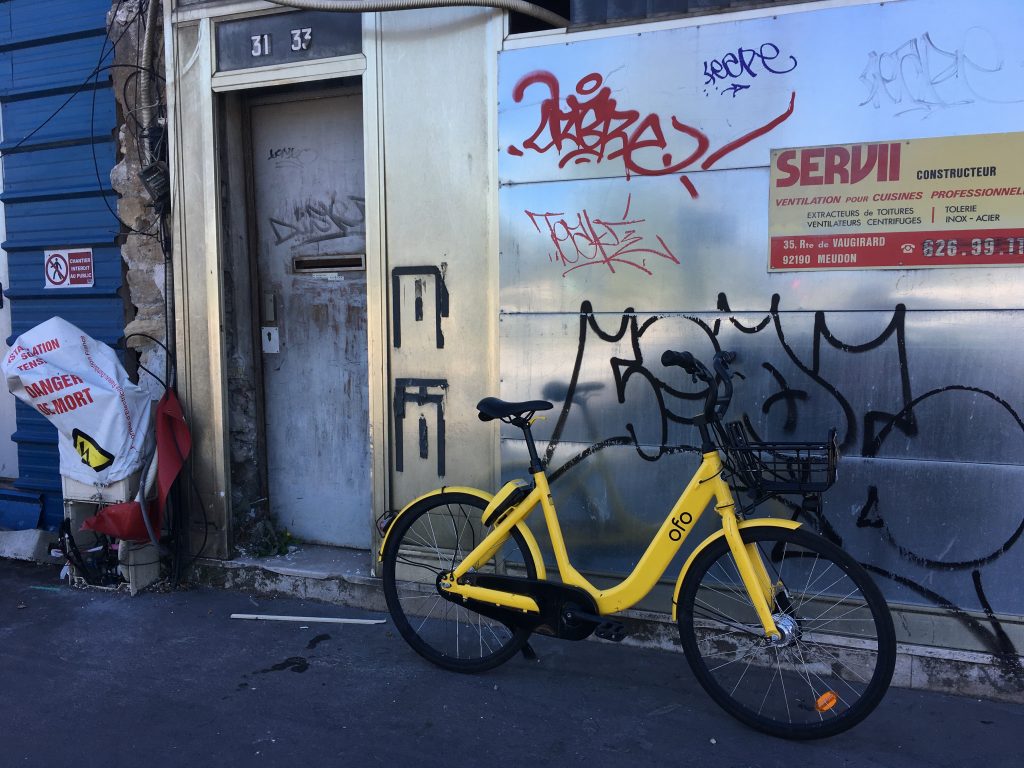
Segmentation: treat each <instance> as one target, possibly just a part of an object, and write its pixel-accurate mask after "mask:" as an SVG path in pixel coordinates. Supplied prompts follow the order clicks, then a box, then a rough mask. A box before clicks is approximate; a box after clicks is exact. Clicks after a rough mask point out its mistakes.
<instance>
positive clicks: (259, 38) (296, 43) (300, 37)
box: [249, 27, 313, 58]
mask: <svg viewBox="0 0 1024 768" xmlns="http://www.w3.org/2000/svg"><path fill="white" fill-rule="evenodd" d="M290 32H291V37H292V44H291V49H292V50H293V51H308V50H309V46H310V45H312V43H313V28H312V27H303V28H302V29H292V30H290ZM270 38H271V36H270V35H269V34H262V35H251V36H250V37H249V41H250V42H251V43H252V48H251V49H250V50H249V53H250V55H252V57H253V58H256V57H258V56H269V55H270V48H271V46H270Z"/></svg>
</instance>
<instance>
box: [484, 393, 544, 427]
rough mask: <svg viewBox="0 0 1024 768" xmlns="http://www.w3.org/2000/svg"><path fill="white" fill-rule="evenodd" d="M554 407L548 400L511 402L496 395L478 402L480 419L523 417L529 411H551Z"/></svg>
mask: <svg viewBox="0 0 1024 768" xmlns="http://www.w3.org/2000/svg"><path fill="white" fill-rule="evenodd" d="M554 407H555V406H553V405H552V404H551V403H549V402H548V401H547V400H527V401H525V402H522V403H510V402H506V401H505V400H499V399H498V398H496V397H485V398H484V399H483V400H481V401H480V402H479V403H477V404H476V409H477V410H478V411H479V412H480V413H479V414H478V415H479V416H480V421H490V420H491V419H507V418H509V417H515V418H518V419H522V418H523V417H525V416H526V414H528V413H533V412H534V411H550V410H551V409H552V408H554Z"/></svg>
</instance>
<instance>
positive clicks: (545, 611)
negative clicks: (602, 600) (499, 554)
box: [438, 573, 597, 640]
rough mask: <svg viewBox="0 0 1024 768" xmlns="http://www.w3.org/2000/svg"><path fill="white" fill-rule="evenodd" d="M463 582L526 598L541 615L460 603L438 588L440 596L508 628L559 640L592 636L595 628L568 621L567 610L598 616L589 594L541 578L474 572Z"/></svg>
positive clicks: (587, 624)
mask: <svg viewBox="0 0 1024 768" xmlns="http://www.w3.org/2000/svg"><path fill="white" fill-rule="evenodd" d="M465 580H466V583H467V584H473V585H474V586H477V587H485V588H487V589H495V590H499V591H501V592H513V593H515V594H518V595H527V596H529V597H532V598H533V599H534V601H536V603H537V606H538V607H539V608H540V613H523V612H522V611H517V610H515V609H513V608H505V607H502V606H498V605H492V604H490V603H484V602H481V601H479V600H473V599H467V600H463V599H462V597H460V596H459V595H455V594H452V593H450V592H446V591H445V590H444V589H440V588H439V589H438V591H439V592H440V593H441V596H442V597H444V598H445V599H446V600H449V601H451V602H453V603H455V604H456V605H461V606H463V607H464V608H467V609H469V610H471V611H475V612H476V613H479V614H481V615H482V616H487V617H488V618H491V619H495V620H496V621H500V622H501V623H502V624H505V625H506V626H509V627H516V628H524V629H528V630H530V631H531V632H536V633H537V634H538V635H547V636H549V637H557V638H559V639H561V640H583V639H585V638H587V637H589V636H590V635H591V634H593V632H594V629H595V627H596V625H595V624H594V623H592V622H588V621H574V622H567V621H566V620H565V618H564V614H565V611H566V609H572V610H575V611H576V612H583V613H597V604H596V603H595V602H594V598H592V597H591V596H590V594H589V593H587V592H584V591H583V590H582V589H580V588H579V587H570V586H568V585H566V584H558V583H556V582H552V581H546V580H544V579H526V578H520V577H517V576H499V575H494V574H485V573H474V574H469V575H468V576H466V579H465Z"/></svg>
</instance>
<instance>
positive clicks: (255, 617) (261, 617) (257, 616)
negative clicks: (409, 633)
mask: <svg viewBox="0 0 1024 768" xmlns="http://www.w3.org/2000/svg"><path fill="white" fill-rule="evenodd" d="M231 618H232V619H250V620H252V621H308V622H309V623H310V624H312V623H315V622H319V623H321V624H384V623H386V622H385V620H384V619H333V618H325V617H320V616H272V615H269V614H262V613H232V614H231Z"/></svg>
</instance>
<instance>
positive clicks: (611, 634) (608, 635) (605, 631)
mask: <svg viewBox="0 0 1024 768" xmlns="http://www.w3.org/2000/svg"><path fill="white" fill-rule="evenodd" d="M594 634H595V635H597V636H598V637H600V638H601V639H602V640H611V641H612V642H613V643H621V642H622V641H623V640H624V639H625V637H626V635H627V634H629V633H628V632H626V627H625V625H623V624H620V623H619V622H617V621H602V622H601V623H600V624H598V625H597V628H596V629H595V630H594Z"/></svg>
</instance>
